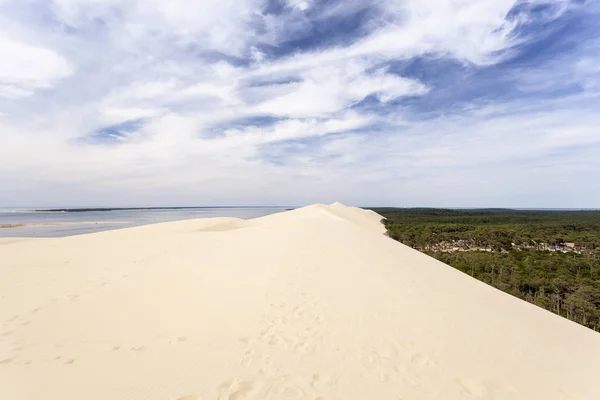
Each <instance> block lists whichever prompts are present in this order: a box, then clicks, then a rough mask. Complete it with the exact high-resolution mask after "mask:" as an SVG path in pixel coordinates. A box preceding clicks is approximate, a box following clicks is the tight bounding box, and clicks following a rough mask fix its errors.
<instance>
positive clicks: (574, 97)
mask: <svg viewBox="0 0 600 400" xmlns="http://www.w3.org/2000/svg"><path fill="white" fill-rule="evenodd" d="M599 20H600V7H599V6H598V3H597V2H594V1H586V0H572V1H566V0H527V1H512V0H488V1H485V2H482V1H478V0H420V1H414V0H388V1H386V0H373V1H366V0H361V1H358V0H356V1H355V0H346V1H340V0H327V1H326V0H269V1H265V0H218V1H216V0H215V1H213V0H203V1H191V0H170V1H166V0H146V1H139V0H53V1H49V0H0V54H2V56H1V57H0V187H2V190H1V191H0V205H6V206H11V205H17V206H38V205H44V206H77V205H80V206H88V205H99V206H100V205H106V206H108V205H110V206H135V205H275V204H285V205H303V204H308V203H314V202H327V203H329V202H333V201H342V202H344V203H348V204H354V205H374V206H375V205H382V206H383V205H390V206H438V207H575V208H576V207H600V184H599V183H598V181H599V178H598V176H599V175H600V174H599V172H600V24H598V21H599Z"/></svg>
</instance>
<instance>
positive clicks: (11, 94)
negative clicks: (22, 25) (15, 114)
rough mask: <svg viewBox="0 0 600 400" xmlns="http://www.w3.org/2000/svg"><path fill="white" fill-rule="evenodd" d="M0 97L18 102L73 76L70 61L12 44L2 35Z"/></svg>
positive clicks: (45, 50) (0, 44)
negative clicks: (38, 90)
mask: <svg viewBox="0 0 600 400" xmlns="http://www.w3.org/2000/svg"><path fill="white" fill-rule="evenodd" d="M0 54H2V60H1V61H0V96H2V97H8V98H19V97H25V96H29V95H31V94H33V92H34V91H35V90H36V89H41V88H48V87H50V86H52V84H54V83H55V82H56V81H57V80H59V79H62V78H64V77H66V76H68V75H70V74H71V67H70V66H69V64H68V63H67V61H66V60H65V59H64V58H62V57H61V56H60V55H59V54H57V53H56V52H54V51H52V50H49V49H45V48H42V47H37V46H33V45H31V44H28V43H24V42H20V41H16V40H12V39H10V38H8V37H6V36H2V34H1V32H0Z"/></svg>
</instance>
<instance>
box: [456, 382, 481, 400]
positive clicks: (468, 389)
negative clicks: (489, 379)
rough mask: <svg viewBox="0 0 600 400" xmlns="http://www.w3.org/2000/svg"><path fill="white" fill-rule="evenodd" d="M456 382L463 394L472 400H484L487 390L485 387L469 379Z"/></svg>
mask: <svg viewBox="0 0 600 400" xmlns="http://www.w3.org/2000/svg"><path fill="white" fill-rule="evenodd" d="M456 381H457V382H458V384H459V385H460V387H461V388H462V390H463V392H464V393H465V394H466V395H468V396H470V397H471V398H473V399H485V398H486V397H487V395H488V389H487V388H486V387H485V385H484V384H483V383H481V382H479V381H477V380H475V379H471V378H457V379H456Z"/></svg>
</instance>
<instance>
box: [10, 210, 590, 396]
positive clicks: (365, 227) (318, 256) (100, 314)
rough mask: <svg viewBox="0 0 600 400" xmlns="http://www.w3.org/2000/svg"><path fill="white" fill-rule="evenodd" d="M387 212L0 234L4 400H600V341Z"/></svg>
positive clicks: (305, 212) (295, 214)
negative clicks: (395, 223)
mask: <svg viewBox="0 0 600 400" xmlns="http://www.w3.org/2000/svg"><path fill="white" fill-rule="evenodd" d="M380 219H381V217H380V216H378V215H377V214H375V213H374V212H372V211H365V210H361V209H357V208H351V207H345V206H343V205H341V204H334V205H330V206H325V205H315V206H310V207H305V208H301V209H297V210H294V211H289V212H285V213H280V214H275V215H270V216H267V217H263V218H258V219H254V220H248V221H243V220H239V219H233V218H216V219H204V220H203V219H200V220H188V221H179V222H169V223H162V224H156V225H149V226H142V227H135V228H127V229H121V230H115V231H108V232H100V233H93V234H88V235H80V236H73V237H67V238H58V239H20V240H15V239H10V240H4V241H0V242H3V245H2V246H0V399H2V400H21V399H31V400H34V399H35V400H40V399H45V400H84V399H85V400H92V399H98V400H100V399H102V400H108V399H111V400H113V399H127V400H129V399H131V400H133V399H136V400H137V399H140V400H141V399H144V400H154V399H155V400H159V399H160V400H200V399H202V400H247V399H308V400H354V399H356V400H358V399H360V400H370V399H373V400H384V399H390V400H399V399H410V400H419V399H444V400H451V399H527V400H532V399H544V400H551V399H588V400H597V399H600V379H599V377H600V334H598V333H596V332H593V331H592V330H589V329H587V328H585V327H583V326H580V325H577V324H575V323H573V322H570V321H567V320H566V319H563V318H561V317H558V316H556V315H554V314H551V313H549V312H547V311H545V310H543V309H541V308H538V307H535V306H533V305H531V304H528V303H526V302H523V301H521V300H518V299H516V298H514V297H511V296H509V295H507V294H504V293H502V292H500V291H498V290H496V289H493V288H491V287H489V286H487V285H485V284H483V283H480V282H478V281H476V280H474V279H472V278H471V277H469V276H467V275H464V274H462V273H461V272H459V271H456V270H454V269H453V268H451V267H449V266H447V265H445V264H442V263H440V262H438V261H436V260H434V259H432V258H429V257H427V256H425V255H423V254H421V253H419V252H417V251H415V250H412V249H410V248H408V247H406V246H404V245H402V244H400V243H397V242H395V241H393V240H392V239H390V238H388V237H386V236H384V232H385V229H384V228H383V226H382V225H381V224H380Z"/></svg>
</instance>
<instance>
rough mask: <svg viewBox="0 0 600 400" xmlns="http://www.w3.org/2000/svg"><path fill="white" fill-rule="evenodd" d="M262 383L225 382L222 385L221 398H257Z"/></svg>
mask: <svg viewBox="0 0 600 400" xmlns="http://www.w3.org/2000/svg"><path fill="white" fill-rule="evenodd" d="M261 388H262V384H261V383H260V382H255V381H242V382H225V383H224V384H223V385H221V389H220V394H219V400H250V399H255V398H256V395H257V394H258V393H259V392H260V389H261Z"/></svg>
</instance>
